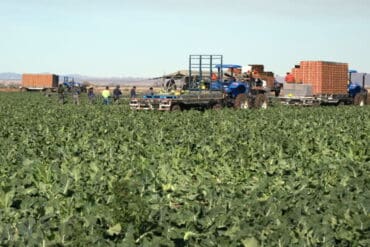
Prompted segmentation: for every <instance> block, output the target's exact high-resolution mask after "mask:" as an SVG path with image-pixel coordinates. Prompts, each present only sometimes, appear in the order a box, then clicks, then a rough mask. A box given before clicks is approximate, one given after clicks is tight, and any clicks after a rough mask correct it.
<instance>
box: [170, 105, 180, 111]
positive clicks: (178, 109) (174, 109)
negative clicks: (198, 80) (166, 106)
mask: <svg viewBox="0 0 370 247" xmlns="http://www.w3.org/2000/svg"><path fill="white" fill-rule="evenodd" d="M181 110H182V108H181V106H180V105H179V104H175V105H172V106H171V111H181Z"/></svg>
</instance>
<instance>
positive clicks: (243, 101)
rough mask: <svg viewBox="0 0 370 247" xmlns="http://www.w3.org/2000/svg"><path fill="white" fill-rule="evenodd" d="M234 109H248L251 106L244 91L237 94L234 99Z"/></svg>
mask: <svg viewBox="0 0 370 247" xmlns="http://www.w3.org/2000/svg"><path fill="white" fill-rule="evenodd" d="M234 108H235V109H249V108H251V104H250V101H249V99H248V97H247V95H246V94H245V93H241V94H238V96H236V98H235V101H234Z"/></svg>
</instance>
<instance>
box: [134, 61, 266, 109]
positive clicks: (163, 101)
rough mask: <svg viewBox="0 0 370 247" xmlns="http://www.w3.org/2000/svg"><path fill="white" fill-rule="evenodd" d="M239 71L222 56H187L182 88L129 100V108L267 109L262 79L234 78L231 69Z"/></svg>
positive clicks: (238, 66) (237, 67) (239, 67)
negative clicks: (187, 62)
mask: <svg viewBox="0 0 370 247" xmlns="http://www.w3.org/2000/svg"><path fill="white" fill-rule="evenodd" d="M239 69H241V66H240V65H236V64H224V63H223V56H222V55H190V56H189V77H188V78H187V80H186V82H185V84H184V87H183V88H182V89H180V90H178V91H177V92H175V93H164V94H154V95H144V96H143V97H142V98H137V99H131V100H130V108H131V109H133V110H160V111H179V110H187V109H220V108H223V107H234V108H237V109H249V108H267V107H268V97H267V92H268V89H267V88H266V87H264V86H263V83H262V80H261V79H260V78H255V77H253V75H252V74H250V75H247V76H245V77H244V78H243V77H237V76H235V75H234V70H239ZM225 70H228V73H224V72H225Z"/></svg>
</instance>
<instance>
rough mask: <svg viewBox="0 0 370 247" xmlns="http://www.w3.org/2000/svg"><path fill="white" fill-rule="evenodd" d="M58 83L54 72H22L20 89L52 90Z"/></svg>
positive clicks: (57, 77)
mask: <svg viewBox="0 0 370 247" xmlns="http://www.w3.org/2000/svg"><path fill="white" fill-rule="evenodd" d="M58 84H59V76H57V75H54V74H23V75H22V86H21V90H22V91H24V90H27V91H54V90H55V89H56V88H57V87H58Z"/></svg>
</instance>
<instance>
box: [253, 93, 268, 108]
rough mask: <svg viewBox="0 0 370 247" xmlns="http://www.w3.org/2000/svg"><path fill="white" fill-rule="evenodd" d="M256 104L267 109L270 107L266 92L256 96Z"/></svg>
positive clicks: (257, 106)
mask: <svg viewBox="0 0 370 247" xmlns="http://www.w3.org/2000/svg"><path fill="white" fill-rule="evenodd" d="M254 106H255V107H256V108H261V109H266V108H267V107H268V99H267V96H266V95H265V94H258V95H257V96H256V99H255V102H254Z"/></svg>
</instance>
